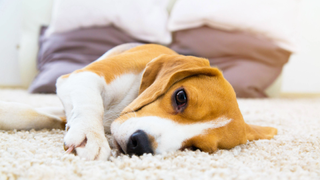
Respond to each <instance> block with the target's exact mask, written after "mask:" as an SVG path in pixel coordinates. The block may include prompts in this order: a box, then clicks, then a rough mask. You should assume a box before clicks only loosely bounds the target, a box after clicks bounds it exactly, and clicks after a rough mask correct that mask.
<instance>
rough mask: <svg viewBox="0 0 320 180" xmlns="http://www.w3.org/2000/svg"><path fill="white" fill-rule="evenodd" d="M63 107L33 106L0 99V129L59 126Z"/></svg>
mask: <svg viewBox="0 0 320 180" xmlns="http://www.w3.org/2000/svg"><path fill="white" fill-rule="evenodd" d="M61 112H63V109H61V108H58V109H53V108H37V109H36V108H33V107H31V106H29V105H26V104H22V103H16V102H4V101H0V129H2V130H11V129H24V130H29V129H43V128H61V123H62V121H61V119H60V118H59V117H60V115H61V114H62V113H61Z"/></svg>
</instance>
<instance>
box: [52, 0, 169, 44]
mask: <svg viewBox="0 0 320 180" xmlns="http://www.w3.org/2000/svg"><path fill="white" fill-rule="evenodd" d="M168 1H169V0H90V1H89V0H55V2H54V8H53V14H52V20H51V24H50V26H49V28H48V30H47V33H46V36H50V35H51V34H53V33H61V32H66V31H70V30H74V29H79V28H85V27H92V26H106V25H110V24H113V25H115V26H116V27H118V28H120V29H122V30H123V31H125V32H127V33H128V34H129V35H131V36H133V37H135V38H137V39H139V40H143V41H148V42H156V43H161V44H169V43H170V42H171V34H170V32H169V31H168V30H167V21H168V12H167V5H168Z"/></svg>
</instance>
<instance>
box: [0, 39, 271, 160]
mask: <svg viewBox="0 0 320 180" xmlns="http://www.w3.org/2000/svg"><path fill="white" fill-rule="evenodd" d="M56 87H57V95H58V97H59V98H60V100H61V102H62V104H63V109H62V108H38V109H36V108H32V107H28V106H27V105H23V104H20V103H10V102H0V107H1V108H0V129H4V130H8V129H32V128H33V129H42V128H61V127H65V129H66V135H65V137H64V147H65V150H66V152H67V153H72V152H73V153H75V154H76V155H78V156H80V157H83V158H85V159H87V160H106V159H108V157H109V156H110V152H111V149H110V147H109V144H108V141H107V138H106V136H105V133H111V134H112V137H113V138H114V142H115V144H116V146H117V148H118V149H119V150H120V151H121V152H123V153H126V154H129V155H142V154H144V153H152V154H160V153H164V152H169V151H177V150H184V149H191V150H196V149H200V150H201V151H204V152H208V153H213V152H215V151H216V150H217V149H220V148H221V149H230V148H233V147H235V146H237V145H239V144H245V143H247V141H248V140H249V141H251V140H258V139H271V138H273V137H274V135H276V134H277V129H275V128H272V127H262V126H256V125H249V124H246V123H245V122H244V120H243V117H242V114H241V112H240V110H239V107H238V103H237V99H236V94H235V92H234V90H233V88H232V86H231V85H230V84H229V83H228V81H227V80H226V79H224V77H223V74H222V72H221V71H220V70H219V69H218V68H215V67H210V64H209V61H208V60H207V59H204V58H199V57H193V56H183V55H179V54H177V53H176V52H174V51H173V50H171V49H169V48H167V47H164V46H161V45H156V44H146V45H141V44H134V43H131V44H124V45H120V46H117V47H115V48H113V49H112V50H110V51H108V52H107V53H105V54H104V55H103V56H102V57H100V58H99V59H97V60H96V61H94V62H93V63H91V64H89V65H88V66H86V67H84V68H83V69H80V70H76V71H74V72H72V73H71V74H68V75H63V76H61V77H60V78H59V79H58V80H57V83H56Z"/></svg>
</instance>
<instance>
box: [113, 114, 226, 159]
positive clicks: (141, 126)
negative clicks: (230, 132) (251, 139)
mask: <svg viewBox="0 0 320 180" xmlns="http://www.w3.org/2000/svg"><path fill="white" fill-rule="evenodd" d="M229 122H231V119H227V118H223V117H221V118H218V119H214V120H212V121H209V122H205V123H192V124H179V123H176V122H174V121H173V120H171V119H164V118H160V117H156V116H145V117H139V118H136V117H133V118H130V119H128V120H126V121H124V122H123V123H120V122H114V123H113V124H112V126H111V132H112V135H113V136H114V138H115V140H116V141H117V142H118V143H119V145H120V146H121V148H122V149H123V150H124V151H126V146H127V143H128V139H129V138H130V136H131V135H132V134H133V133H134V132H135V131H137V130H143V131H144V132H146V133H147V134H149V135H151V136H153V137H154V138H155V140H156V142H157V144H158V147H157V149H155V150H154V152H155V153H157V154H159V153H163V152H168V151H176V150H178V149H180V148H181V145H182V142H183V141H185V140H188V139H190V138H192V137H194V136H197V135H200V134H205V133H206V130H208V129H215V128H219V127H222V126H225V125H226V124H228V123H229Z"/></svg>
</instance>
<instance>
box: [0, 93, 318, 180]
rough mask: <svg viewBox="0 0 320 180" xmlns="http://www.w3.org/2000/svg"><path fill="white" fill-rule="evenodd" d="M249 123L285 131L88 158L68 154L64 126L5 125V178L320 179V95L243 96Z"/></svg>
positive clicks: (51, 100)
mask: <svg viewBox="0 0 320 180" xmlns="http://www.w3.org/2000/svg"><path fill="white" fill-rule="evenodd" d="M0 100H3V101H16V102H22V103H26V104H30V105H32V106H34V107H43V106H61V104H60V101H59V99H58V98H57V97H56V96H55V95H30V94H28V93H27V92H26V91H25V90H19V89H0ZM239 106H240V109H241V111H242V113H243V116H244V119H245V121H246V122H247V123H251V124H257V125H266V126H273V127H276V128H278V135H276V136H275V138H274V139H272V140H258V141H253V142H248V143H247V144H244V145H240V146H237V147H235V148H233V149H230V150H218V151H217V152H215V153H213V154H208V153H204V152H200V151H195V152H193V151H183V152H181V151H178V152H172V153H167V154H162V155H155V156H152V155H144V156H142V157H136V156H133V157H132V158H130V157H128V156H127V155H119V156H117V155H116V154H117V153H115V151H113V156H112V157H111V158H110V160H109V161H85V160H83V159H81V158H79V157H77V156H74V155H72V154H65V153H64V150H63V147H62V144H63V135H64V131H62V130H40V131H35V130H31V131H16V130H12V131H3V130H0V179H184V180H185V179H320V99H319V98H318V99H317V98H313V99H311V98H310V99H257V100H253V99H246V100H245V99H240V100H239Z"/></svg>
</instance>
